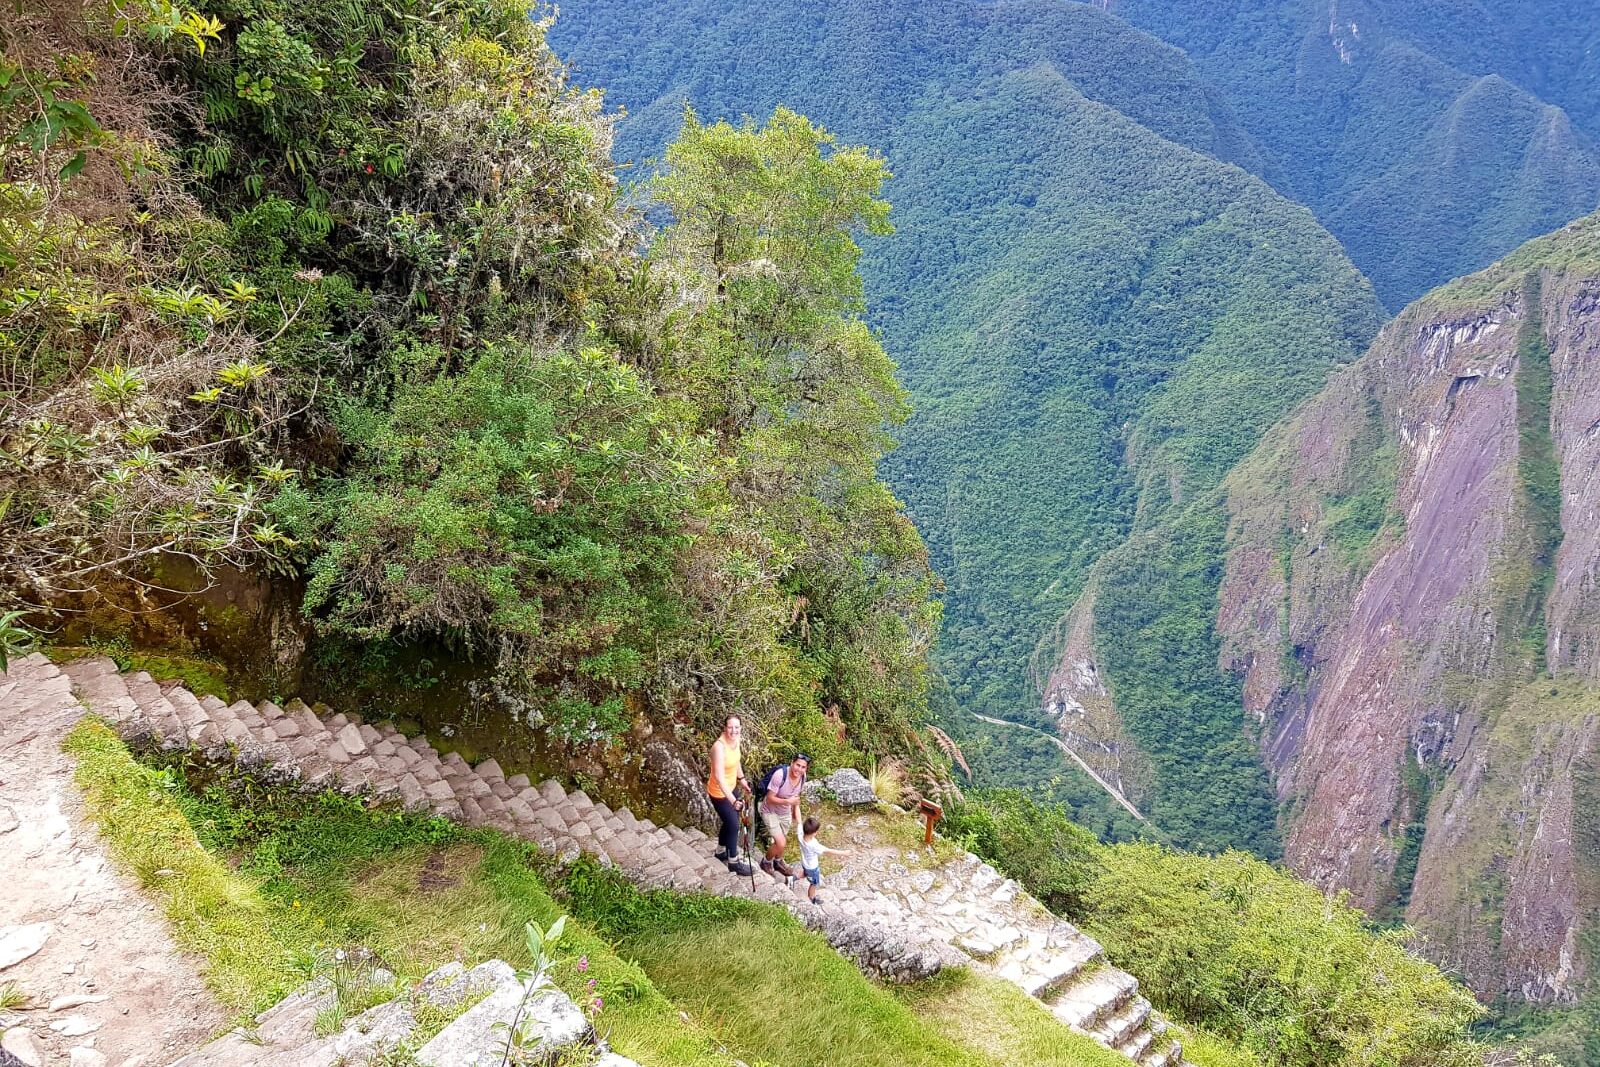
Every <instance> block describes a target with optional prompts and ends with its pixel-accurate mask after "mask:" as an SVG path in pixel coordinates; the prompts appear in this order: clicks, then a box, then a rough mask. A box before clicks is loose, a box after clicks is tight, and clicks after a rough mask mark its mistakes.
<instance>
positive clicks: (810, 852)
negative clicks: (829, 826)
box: [800, 815, 850, 904]
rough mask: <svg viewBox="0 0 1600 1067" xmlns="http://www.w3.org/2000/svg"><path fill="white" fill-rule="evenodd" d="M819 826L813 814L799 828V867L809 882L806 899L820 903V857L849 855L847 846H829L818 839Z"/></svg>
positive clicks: (820, 826) (820, 825)
mask: <svg viewBox="0 0 1600 1067" xmlns="http://www.w3.org/2000/svg"><path fill="white" fill-rule="evenodd" d="M821 828H822V823H820V822H818V821H817V817H816V816H815V815H813V816H811V817H810V818H809V819H807V820H806V821H805V825H803V826H802V827H801V828H800V830H801V837H800V869H801V870H802V871H804V872H805V876H806V881H808V882H810V883H811V884H810V885H808V886H806V899H807V900H809V901H811V903H813V904H821V903H822V898H821V897H819V896H817V890H818V889H819V888H820V887H821V886H822V866H821V863H822V857H823V856H848V855H850V850H849V849H847V848H829V847H828V846H827V845H824V844H823V843H822V842H821V841H818V840H817V831H818V830H819V829H821Z"/></svg>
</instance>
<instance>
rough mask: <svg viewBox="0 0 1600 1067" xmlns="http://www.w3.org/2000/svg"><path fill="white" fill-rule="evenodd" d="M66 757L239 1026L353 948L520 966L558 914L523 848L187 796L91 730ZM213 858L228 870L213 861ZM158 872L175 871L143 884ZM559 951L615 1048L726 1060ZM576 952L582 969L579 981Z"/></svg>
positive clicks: (395, 956)
mask: <svg viewBox="0 0 1600 1067" xmlns="http://www.w3.org/2000/svg"><path fill="white" fill-rule="evenodd" d="M67 747H68V751H69V752H71V753H72V754H73V755H74V756H76V757H77V759H78V761H79V764H78V780H79V783H80V784H81V785H82V787H83V788H84V791H85V796H86V800H87V804H88V810H89V813H90V815H91V816H92V817H93V818H94V819H95V821H96V822H97V823H99V825H100V827H101V830H102V832H103V833H104V834H105V835H106V837H107V838H108V840H109V841H110V843H111V847H112V850H113V852H114V854H115V855H116V857H117V859H118V861H119V862H120V863H122V864H123V865H125V866H126V867H127V868H129V869H131V871H132V872H133V873H134V874H135V875H136V876H137V877H138V878H139V880H140V881H141V883H142V884H143V885H144V886H145V888H146V890H147V891H148V892H150V893H152V894H153V895H155V896H156V897H157V898H158V899H159V900H161V902H162V904H163V906H164V908H165V910H166V913H167V915H168V917H169V918H170V919H171V920H172V922H173V925H174V930H175V933H176V936H177V939H178V942H179V944H180V945H182V946H183V947H184V948H187V949H189V950H191V951H194V952H196V953H198V954H199V955H200V956H202V957H203V958H204V959H205V960H206V979H207V982H208V984H209V985H210V986H211V988H212V989H213V990H214V991H215V992H216V993H217V995H218V997H219V998H220V999H221V1000H222V1001H223V1003H225V1004H226V1005H228V1006H229V1007H231V1008H234V1009H236V1010H238V1011H239V1012H240V1013H241V1015H244V1014H250V1013H253V1012H255V1011H259V1010H261V1009H262V1008H264V1007H267V1006H268V1005H270V1004H271V1003H273V1002H274V1001H276V1000H277V999H278V998H280V997H282V996H283V995H284V994H285V993H287V992H289V991H290V990H291V989H293V988H294V987H295V986H297V985H298V984H300V983H301V982H303V981H305V980H306V978H308V977H309V976H310V975H311V974H312V973H314V972H316V971H317V970H319V969H320V968H321V967H322V966H324V965H325V964H326V963H327V961H328V960H329V957H330V954H331V952H332V950H333V949H335V948H338V947H341V946H351V945H358V944H359V945H364V946H366V947H368V948H370V949H372V950H373V951H374V952H376V953H377V955H378V956H379V958H380V959H382V960H383V961H384V962H385V963H386V964H387V965H388V966H390V967H391V968H393V969H395V971H396V973H398V974H400V975H401V977H405V978H416V977H420V976H421V975H423V974H425V973H427V971H429V970H431V969H433V968H434V967H437V966H438V965H440V964H442V963H445V962H447V961H449V960H452V959H463V960H465V961H467V962H469V963H471V962H477V961H479V960H482V959H487V958H491V957H499V958H502V959H505V960H507V961H508V962H510V963H512V964H513V965H518V966H520V965H523V964H526V963H527V962H528V961H527V959H526V949H525V947H524V945H523V938H522V927H523V924H524V923H526V922H527V921H529V920H534V921H537V922H540V923H542V924H548V923H549V922H550V921H551V920H553V919H554V918H555V917H556V915H558V914H560V912H561V909H560V908H559V907H558V906H557V905H556V903H555V902H554V901H553V900H552V899H551V897H550V895H549V893H548V892H547V891H546V889H545V887H544V884H543V883H542V882H541V880H540V879H539V877H538V876H537V875H536V874H535V873H534V871H533V870H532V869H531V868H530V867H529V865H528V863H527V854H526V849H525V848H524V846H522V845H520V844H518V843H515V842H512V841H509V840H507V839H505V838H502V837H500V836H499V835H496V834H490V833H476V832H468V831H463V830H460V829H458V828H456V827H454V826H452V825H451V824H448V823H444V822H442V821H439V820H433V819H418V818H414V817H409V816H401V815H397V814H390V813H369V812H366V811H364V810H362V809H361V807H360V806H359V805H357V804H353V803H351V802H349V801H347V800H342V799H340V798H323V799H319V800H313V801H304V800H298V799H296V800H292V801H289V802H287V803H285V802H283V801H282V798H277V797H274V796H271V795H269V794H265V793H257V794H251V793H243V794H239V795H238V796H237V800H239V801H242V803H240V802H235V803H227V802H224V800H223V799H222V795H221V794H219V793H209V794H207V795H205V796H196V795H194V794H193V793H190V792H188V790H187V789H186V788H185V787H184V786H183V784H182V780H181V778H180V777H178V776H177V775H175V774H173V773H171V772H166V771H161V770H156V769H152V768H150V767H146V766H144V765H142V764H140V763H138V762H136V761H135V760H134V759H133V758H132V756H131V755H130V754H129V752H128V750H127V749H126V748H125V747H124V746H123V745H122V743H121V742H120V741H118V740H117V738H116V737H115V735H114V734H112V733H111V731H110V730H108V729H106V728H105V727H104V726H102V725H99V724H97V723H94V722H88V723H85V724H84V725H83V726H80V727H79V728H78V729H77V730H76V731H74V733H73V734H72V736H71V737H70V738H69V740H68V746H67ZM202 842H204V844H202ZM208 845H209V846H211V847H210V848H208V847H207V846H208ZM224 846H226V849H227V854H228V855H229V856H230V857H231V858H232V859H234V860H235V861H237V862H238V864H239V866H238V870H237V871H232V870H230V869H229V866H228V864H227V863H225V862H224V861H223V859H222V858H221V850H222V848H223V847H224ZM163 869H164V870H170V871H172V872H174V873H173V874H172V875H162V876H158V875H157V874H156V873H155V872H156V871H157V870H163ZM561 954H562V956H563V957H564V961H563V964H562V965H561V966H559V967H558V969H557V973H556V978H557V981H558V983H559V984H560V985H562V986H563V988H565V989H566V990H567V991H568V992H569V993H571V994H573V995H574V996H575V997H578V998H585V999H586V998H587V997H588V996H592V995H593V994H592V993H590V992H589V989H588V979H589V978H594V979H595V980H596V982H597V986H598V990H599V992H600V993H601V995H602V996H604V997H606V998H607V1005H606V1008H605V1010H604V1012H603V1014H602V1022H601V1025H602V1029H603V1030H605V1031H606V1033H607V1034H608V1035H609V1036H610V1037H611V1039H612V1041H613V1043H614V1044H615V1045H616V1047H617V1048H618V1050H619V1051H621V1052H623V1053H625V1054H626V1055H629V1056H631V1057H633V1058H635V1059H637V1060H639V1061H640V1062H641V1063H643V1064H646V1065H647V1067H726V1065H728V1064H729V1062H730V1061H729V1060H728V1059H727V1058H726V1057H725V1056H723V1055H722V1054H721V1053H720V1052H719V1051H718V1050H717V1047H716V1044H715V1042H714V1041H713V1040H712V1039H711V1038H710V1036H709V1035H708V1034H707V1033H706V1032H705V1031H704V1030H702V1029H700V1028H699V1027H696V1026H695V1025H693V1024H692V1023H685V1022H684V1021H683V1020H682V1019H680V1017H679V1015H678V1012H677V1009H676V1007H675V1006H674V1005H672V1004H671V1003H670V1002H668V1000H667V999H666V998H665V997H664V996H662V994H661V993H660V992H659V991H658V990H657V989H656V988H655V987H654V986H652V985H651V983H650V981H649V979H648V978H646V977H645V976H644V975H643V974H642V973H641V972H640V971H639V970H638V969H637V968H636V967H634V966H633V965H632V964H630V963H628V962H627V961H625V960H622V959H620V958H619V957H617V956H616V955H615V954H614V953H613V952H612V951H611V949H610V947H609V946H608V945H607V944H606V943H605V941H603V940H602V939H601V938H599V937H597V936H596V935H595V934H594V933H592V932H590V931H587V930H584V929H583V928H582V926H581V924H574V923H569V924H568V935H567V937H566V938H565V940H564V941H563V943H562V952H561ZM580 956H586V957H587V958H588V961H589V967H588V969H587V970H586V971H584V972H582V973H581V974H580V972H579V971H578V969H577V967H576V965H575V961H576V960H577V959H578V958H579V957H580Z"/></svg>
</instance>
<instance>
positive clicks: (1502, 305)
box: [1218, 219, 1600, 1002]
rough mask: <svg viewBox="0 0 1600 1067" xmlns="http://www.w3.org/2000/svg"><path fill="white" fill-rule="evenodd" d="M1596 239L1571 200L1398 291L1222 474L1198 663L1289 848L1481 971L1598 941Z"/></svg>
mask: <svg viewBox="0 0 1600 1067" xmlns="http://www.w3.org/2000/svg"><path fill="white" fill-rule="evenodd" d="M1597 253H1600V222H1597V221H1596V220H1594V219H1590V220H1585V221H1584V222H1581V223H1578V224H1575V225H1574V226H1572V227H1569V228H1568V229H1567V230H1565V231H1562V232H1561V233H1558V234H1555V235H1553V236H1551V237H1549V238H1545V239H1542V240H1541V241H1537V242H1534V243H1533V244H1532V245H1530V246H1528V247H1526V248H1524V249H1523V250H1522V251H1520V252H1518V253H1517V254H1516V255H1515V256H1513V257H1510V258H1509V259H1508V260H1507V261H1506V262H1504V263H1502V264H1498V265H1496V266H1495V267H1494V268H1491V269H1490V270H1489V271H1487V272H1485V273H1484V274H1482V275H1478V276H1475V277H1473V278H1470V279H1467V280H1465V281H1464V282H1461V283H1457V284H1456V285H1453V286H1450V287H1447V288H1446V289H1443V290H1440V291H1439V292H1437V293H1435V294H1432V295H1431V296H1429V297H1427V298H1425V299H1424V300H1422V301H1419V302H1418V303H1417V304H1415V305H1413V306H1412V307H1411V308H1409V309H1407V310H1406V312H1405V313H1403V314H1402V315H1401V316H1400V317H1399V318H1397V319H1396V320H1395V322H1393V323H1392V324H1390V326H1389V327H1387V328H1386V329H1385V330H1384V332H1383V334H1382V335H1381V336H1380V338H1379V339H1378V341H1377V342H1376V344H1374V346H1373V348H1372V350H1371V351H1370V352H1369V353H1368V354H1367V356H1366V357H1365V358H1364V359H1362V360H1361V361H1360V362H1358V363H1356V364H1355V365H1353V366H1352V367H1350V368H1348V369H1347V370H1346V371H1344V372H1342V373H1341V374H1340V375H1339V376H1337V377H1336V378H1335V380H1334V381H1333V382H1332V383H1331V384H1330V385H1329V387H1328V388H1327V389H1325V390H1324V391H1323V393H1322V394H1321V395H1320V396H1319V397H1318V398H1317V399H1316V400H1315V401H1313V402H1312V403H1311V404H1310V405H1308V406H1307V408H1305V409H1304V410H1303V411H1302V412H1300V413H1299V414H1298V415H1297V416H1296V418H1295V419H1294V420H1292V421H1291V422H1290V423H1288V424H1287V425H1286V426H1284V427H1282V428H1281V429H1280V432H1278V433H1276V434H1275V435H1274V436H1273V438H1272V439H1271V440H1269V441H1268V442H1267V444H1266V445H1264V446H1263V448H1262V449H1261V450H1260V451H1259V452H1258V453H1257V455H1256V456H1254V457H1252V460H1251V461H1250V462H1249V463H1247V464H1246V465H1244V466H1242V467H1241V468H1240V469H1239V470H1237V471H1236V472H1235V473H1234V476H1233V478H1232V480H1231V482H1230V490H1231V495H1230V502H1229V503H1230V512H1231V515H1232V520H1233V527H1232V530H1231V538H1230V548H1229V555H1228V559H1227V576H1226V578H1225V580H1224V582H1223V586H1222V595H1221V598H1220V601H1221V612H1220V618H1219V626H1218V628H1219V632H1220V633H1221V635H1222V637H1223V639H1224V663H1223V666H1224V667H1226V668H1228V669H1231V670H1234V671H1237V672H1239V673H1240V674H1241V675H1242V677H1243V679H1244V692H1245V699H1246V711H1247V712H1248V713H1250V714H1251V715H1252V716H1254V717H1255V718H1256V719H1257V720H1258V721H1259V722H1260V723H1261V725H1262V739H1263V748H1264V752H1265V754H1266V756H1267V759H1268V761H1269V763H1270V765H1271V766H1272V767H1273V768H1274V770H1275V771H1276V774H1277V783H1278V790H1279V795H1280V797H1281V798H1282V799H1283V801H1284V802H1285V805H1286V809H1285V812H1286V816H1285V819H1286V827H1285V829H1286V845H1287V847H1286V853H1287V858H1288V860H1289V862H1290V863H1291V864H1292V865H1293V866H1294V867H1295V868H1296V869H1297V870H1298V871H1299V872H1300V873H1302V874H1303V875H1305V876H1306V877H1308V878H1310V879H1312V880H1313V881H1315V882H1317V883H1319V884H1321V885H1324V886H1328V887H1330V888H1333V887H1338V888H1343V889H1348V890H1349V891H1350V892H1351V893H1352V894H1353V895H1354V897H1355V899H1356V900H1357V901H1359V902H1360V903H1361V904H1363V905H1364V906H1365V907H1367V908H1368V909H1369V910H1373V911H1381V912H1387V913H1389V914H1393V915H1397V916H1398V915H1403V916H1404V917H1405V918H1406V919H1407V920H1408V921H1410V922H1412V923H1413V924H1415V925H1416V926H1417V927H1418V929H1419V930H1420V931H1421V932H1422V933H1423V934H1424V935H1425V938H1426V939H1425V941H1423V942H1422V948H1423V950H1424V951H1425V952H1426V953H1427V954H1429V955H1430V956H1432V957H1433V958H1435V959H1436V960H1437V961H1438V962H1440V963H1442V964H1444V965H1446V966H1448V967H1451V968H1454V969H1457V970H1458V971H1459V972H1460V973H1461V974H1462V975H1463V976H1464V977H1465V979H1466V980H1467V981H1468V982H1469V984H1470V985H1471V986H1472V987H1473V988H1474V989H1475V990H1476V991H1477V992H1479V993H1480V994H1481V995H1483V996H1485V997H1486V998H1489V999H1493V998H1497V997H1500V996H1508V997H1511V998H1513V999H1518V1000H1525V1001H1531V1002H1549V1001H1560V1000H1570V999H1573V998H1574V997H1576V996H1578V995H1579V993H1580V992H1581V991H1582V989H1583V987H1584V984H1585V982H1587V981H1588V979H1589V977H1590V976H1591V975H1592V974H1593V969H1594V965H1595V961H1594V960H1592V959H1589V958H1587V957H1586V954H1585V952H1584V951H1583V950H1582V948H1581V947H1580V946H1581V942H1582V940H1583V930H1584V929H1585V926H1586V924H1588V925H1590V926H1592V925H1593V924H1594V921H1595V920H1594V916H1595V914H1596V912H1595V908H1596V905H1597V904H1600V898H1597V897H1596V896H1595V887H1594V885H1593V881H1594V876H1595V875H1596V874H1597V873H1600V872H1597V871H1595V870H1593V868H1594V867H1595V866H1596V864H1597V858H1596V857H1595V856H1593V855H1589V854H1586V853H1585V852H1584V851H1583V850H1581V849H1579V848H1577V847H1576V845H1577V842H1578V841H1580V840H1581V839H1584V838H1585V837H1586V836H1591V835H1592V834H1593V833H1594V828H1593V819H1594V809H1593V807H1592V805H1585V804H1583V803H1579V802H1575V793H1579V792H1582V791H1583V790H1585V789H1590V790H1591V791H1592V785H1590V784H1588V783H1592V768H1593V765H1594V761H1595V758H1596V752H1597V749H1596V735H1597V728H1600V689H1597V688H1596V687H1595V683H1596V682H1597V681H1600V588H1597V576H1600V536H1597V535H1596V533H1595V531H1596V529H1600V523H1597V521H1596V519H1597V511H1600V473H1597V472H1600V430H1597V427H1600V259H1597V258H1596V255H1597ZM1586 768H1587V769H1589V773H1588V775H1587V776H1586V775H1585V773H1584V772H1585V769H1586ZM1586 867H1588V868H1590V869H1589V870H1585V868H1586Z"/></svg>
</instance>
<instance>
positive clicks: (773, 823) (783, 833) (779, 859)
mask: <svg viewBox="0 0 1600 1067" xmlns="http://www.w3.org/2000/svg"><path fill="white" fill-rule="evenodd" d="M810 767H811V757H810V756H807V755H806V754H805V753H804V752H797V753H796V754H795V756H794V758H793V759H791V760H790V761H789V762H788V763H786V764H784V765H782V766H780V767H775V768H773V770H772V773H771V774H769V775H767V777H766V779H765V780H764V781H763V782H762V787H763V788H762V797H761V804H760V806H759V808H758V809H757V810H758V811H760V812H761V821H762V822H763V823H765V824H766V827H767V836H768V837H770V838H771V839H772V844H771V845H770V846H768V848H767V854H766V857H765V858H764V859H762V861H761V869H762V870H763V871H766V872H767V873H768V874H773V873H777V874H781V875H783V876H784V877H785V878H788V877H790V876H792V875H793V874H794V870H793V869H792V868H791V867H790V866H789V865H788V864H787V863H785V862H783V850H784V848H785V846H787V845H788V843H789V841H788V839H789V837H790V836H791V833H790V827H793V828H794V831H793V834H792V836H795V837H798V836H799V827H800V822H801V819H800V791H801V790H802V789H804V788H805V785H806V771H807V770H809V769H810Z"/></svg>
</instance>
